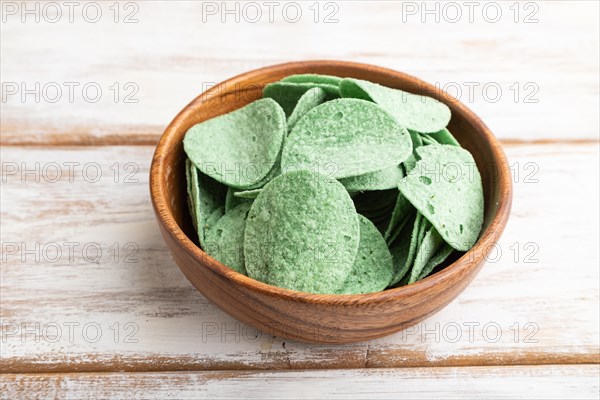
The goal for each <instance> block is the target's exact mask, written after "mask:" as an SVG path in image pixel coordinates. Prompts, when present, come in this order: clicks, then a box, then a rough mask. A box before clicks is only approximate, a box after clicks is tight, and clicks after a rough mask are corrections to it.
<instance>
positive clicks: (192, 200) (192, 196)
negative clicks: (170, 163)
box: [185, 158, 198, 232]
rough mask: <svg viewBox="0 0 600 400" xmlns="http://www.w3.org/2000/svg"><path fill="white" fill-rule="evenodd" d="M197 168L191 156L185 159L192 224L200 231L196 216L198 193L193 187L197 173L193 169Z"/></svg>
mask: <svg viewBox="0 0 600 400" xmlns="http://www.w3.org/2000/svg"><path fill="white" fill-rule="evenodd" d="M192 168H193V169H195V168H196V166H195V165H194V164H192V162H191V161H190V159H189V158H186V159H185V181H186V183H187V203H188V210H189V211H190V216H191V217H192V224H193V225H194V230H195V231H196V232H198V217H197V216H196V198H195V196H196V194H195V192H194V189H193V186H194V185H193V183H192V174H193V173H195V172H194V170H193V169H192Z"/></svg>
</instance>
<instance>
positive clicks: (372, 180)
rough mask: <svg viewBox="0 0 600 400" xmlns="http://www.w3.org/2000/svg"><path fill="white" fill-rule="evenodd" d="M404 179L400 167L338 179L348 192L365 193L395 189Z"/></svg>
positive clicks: (395, 166)
mask: <svg viewBox="0 0 600 400" xmlns="http://www.w3.org/2000/svg"><path fill="white" fill-rule="evenodd" d="M403 177H404V172H403V171H402V167H401V166H400V165H394V166H393V167H389V168H386V169H382V170H381V171H375V172H370V173H368V174H364V175H358V176H350V177H348V178H342V179H340V180H339V181H340V183H341V184H342V185H344V187H345V188H346V190H347V191H349V192H365V191H370V190H387V189H392V188H397V187H398V183H400V180H401V179H402V178H403Z"/></svg>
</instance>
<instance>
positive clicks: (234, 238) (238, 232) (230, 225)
mask: <svg viewBox="0 0 600 400" xmlns="http://www.w3.org/2000/svg"><path fill="white" fill-rule="evenodd" d="M250 206H251V203H243V204H240V205H238V206H237V207H235V208H234V209H232V210H230V211H229V212H227V213H226V214H225V215H223V216H222V217H221V218H220V219H219V220H218V221H217V222H215V223H214V225H212V226H211V228H210V229H209V231H208V233H207V235H206V253H207V254H208V255H209V256H211V257H213V258H214V259H215V260H217V261H219V262H221V263H223V264H225V265H227V266H228V267H229V268H231V269H232V270H234V271H236V272H239V273H240V274H244V275H246V268H245V267H244V250H243V249H244V231H245V227H246V217H247V216H248V212H249V211H250Z"/></svg>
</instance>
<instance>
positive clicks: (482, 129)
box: [150, 60, 512, 305]
mask: <svg viewBox="0 0 600 400" xmlns="http://www.w3.org/2000/svg"><path fill="white" fill-rule="evenodd" d="M302 67H307V68H308V67H313V68H314V67H327V68H331V69H332V68H336V67H344V68H354V69H361V70H371V71H373V72H376V73H378V74H380V75H381V74H383V75H388V76H390V77H393V78H396V79H399V80H401V81H413V82H415V83H417V84H419V85H420V87H422V88H423V90H424V91H429V92H432V93H434V97H436V98H437V99H438V100H440V101H442V102H444V103H446V104H449V103H451V104H452V108H453V109H454V110H458V111H459V112H460V113H462V114H463V115H464V116H465V117H466V118H467V119H468V120H469V121H470V122H471V123H473V124H474V125H476V127H477V130H478V131H479V133H480V134H481V135H483V136H484V139H485V141H486V142H487V143H488V144H489V146H490V147H492V148H493V150H495V151H492V153H493V154H494V157H495V159H493V160H490V161H491V162H493V165H495V166H497V168H499V169H500V171H499V173H498V175H497V176H498V185H499V188H498V189H499V192H500V198H499V201H498V208H497V210H496V215H495V216H494V217H493V219H492V221H490V224H489V226H488V227H487V228H486V229H485V230H484V231H483V232H482V233H481V234H480V236H479V239H478V240H477V242H476V243H475V245H474V246H473V247H472V248H471V249H470V250H468V251H467V252H465V253H464V254H463V255H462V256H461V257H460V258H459V259H457V260H456V261H454V262H453V263H452V264H450V265H448V266H447V267H446V268H444V269H442V270H441V271H438V272H436V273H435V274H432V275H429V276H428V277H426V278H424V279H421V280H419V281H417V282H415V283H412V284H410V285H406V286H401V287H397V288H392V289H386V290H383V291H380V292H373V293H366V294H315V293H307V292H300V291H296V290H292V289H285V288H280V287H277V286H272V285H269V284H267V283H263V282H260V281H258V280H255V279H253V278H250V277H248V276H245V275H243V274H240V273H238V272H235V271H233V270H232V269H230V268H229V267H227V266H226V265H224V264H222V263H220V262H219V261H217V260H215V259H214V258H212V257H210V256H209V255H208V254H207V253H205V252H204V251H203V250H202V249H201V248H200V247H199V246H197V245H196V244H195V243H194V242H193V241H192V240H191V239H190V238H188V236H187V235H186V234H185V233H184V232H183V230H182V229H181V228H180V227H179V224H177V222H176V221H175V219H174V217H173V215H172V214H171V213H170V211H169V208H168V207H167V196H166V193H167V191H166V187H165V183H164V182H165V181H164V179H162V177H163V176H164V175H165V165H164V164H163V161H164V158H163V157H162V154H163V153H164V152H166V151H168V150H169V149H172V148H173V147H174V146H175V145H177V144H178V143H174V139H173V136H174V134H175V133H176V132H177V131H178V129H179V127H180V125H181V124H182V123H183V122H184V121H185V120H186V119H187V117H188V115H189V114H190V113H191V112H192V110H193V109H194V107H195V106H196V105H197V104H198V103H202V102H203V99H205V98H206V97H207V96H211V95H210V94H209V93H208V91H206V92H204V93H201V94H200V95H199V96H197V97H196V98H195V99H194V100H192V101H191V102H190V103H189V104H187V105H186V106H185V107H184V108H183V109H182V110H181V111H180V112H179V113H178V114H177V115H176V116H175V118H174V119H173V120H172V121H171V123H170V124H169V125H168V126H167V128H166V129H165V131H164V133H163V134H162V135H161V137H160V139H159V141H158V144H157V146H156V149H155V152H154V155H153V157H152V163H151V166H150V197H151V200H152V205H153V208H154V212H155V214H156V216H157V219H158V221H159V223H160V224H162V226H163V228H164V229H163V232H166V233H167V234H168V235H169V236H170V237H171V238H172V240H173V241H175V242H178V243H179V245H181V247H182V248H184V249H185V251H187V252H188V254H190V255H191V256H192V257H193V258H194V259H195V261H197V262H198V263H200V264H202V265H203V266H205V267H206V268H209V269H210V270H211V271H212V272H214V273H217V274H218V275H220V276H221V277H223V278H225V279H228V280H231V281H233V282H234V283H236V284H238V285H241V286H243V287H245V288H246V289H249V290H250V291H253V292H261V294H263V295H269V296H273V297H279V298H286V299H289V300H293V301H295V302H302V303H309V304H336V305H357V304H367V303H368V304H374V303H383V302H388V301H394V300H396V299H399V298H402V297H405V296H411V295H413V294H414V293H415V292H422V291H427V290H431V289H432V288H434V287H438V286H439V285H440V284H441V283H442V282H445V281H448V280H453V279H455V278H457V275H463V276H466V275H467V272H468V271H469V270H470V269H473V268H476V267H477V265H479V264H480V263H481V262H482V261H483V259H484V257H485V256H486V255H487V254H488V253H489V251H490V246H493V245H495V244H496V243H497V241H498V239H499V238H500V235H501V234H502V232H503V230H504V227H505V226H506V223H507V221H508V217H509V214H510V209H511V205H512V180H511V178H510V177H511V174H510V170H509V166H508V161H507V158H506V155H505V154H504V151H503V149H502V146H501V144H500V142H499V140H498V139H497V138H496V137H495V136H494V135H493V134H492V132H491V131H490V129H489V128H488V127H487V126H486V125H485V123H484V122H483V121H482V120H481V119H480V118H479V117H478V116H477V115H476V114H475V113H474V112H473V111H471V110H470V109H469V108H468V107H466V106H465V105H464V104H462V103H461V102H460V101H459V100H458V99H456V98H454V97H453V96H451V95H449V94H447V93H445V92H444V91H440V90H438V89H437V88H435V87H434V86H433V85H431V84H429V83H427V82H425V81H422V80H420V79H419V78H416V77H414V76H411V75H408V74H405V73H403V72H399V71H395V70H392V69H388V68H384V67H379V66H375V65H371V64H363V63H356V62H350V61H337V60H311V61H295V62H287V63H282V64H275V65H270V66H267V67H262V68H258V69H254V70H251V71H248V72H245V73H242V74H239V75H236V76H234V77H232V78H230V79H227V80H225V81H223V82H221V83H219V84H218V85H216V86H215V87H213V88H212V89H209V91H213V92H214V93H219V92H220V90H217V89H218V88H220V87H223V88H226V87H234V86H235V84H241V83H243V82H246V81H248V80H249V79H252V78H258V77H260V76H262V75H264V74H268V73H270V72H276V71H277V72H279V71H282V70H286V69H294V70H296V69H299V68H302Z"/></svg>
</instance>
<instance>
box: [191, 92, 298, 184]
mask: <svg viewBox="0 0 600 400" xmlns="http://www.w3.org/2000/svg"><path fill="white" fill-rule="evenodd" d="M286 134H287V128H286V121H285V115H284V113H283V110H282V109H281V107H280V106H279V105H278V104H277V103H276V102H275V101H273V100H272V99H262V100H257V101H255V102H253V103H250V104H248V105H247V106H245V107H243V108H240V109H239V110H236V111H233V112H230V113H228V114H225V115H221V116H219V117H216V118H212V119H210V120H208V121H205V122H202V123H200V124H196V125H194V126H193V127H191V128H190V129H189V130H188V131H187V133H186V135H185V138H184V139H183V147H184V149H185V152H186V154H187V155H188V157H189V158H190V160H192V162H193V163H194V164H195V165H196V167H198V168H199V169H200V171H202V172H203V173H204V174H206V175H209V176H210V177H212V178H214V179H215V180H217V181H219V182H221V183H224V184H225V185H227V186H230V187H234V188H238V189H246V188H249V187H252V186H253V185H255V184H257V183H258V182H260V181H261V180H262V179H263V178H265V176H266V175H267V174H268V173H269V171H271V169H272V168H273V166H274V165H275V162H276V160H277V157H278V155H279V152H280V150H281V146H282V144H283V137H284V135H286Z"/></svg>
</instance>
